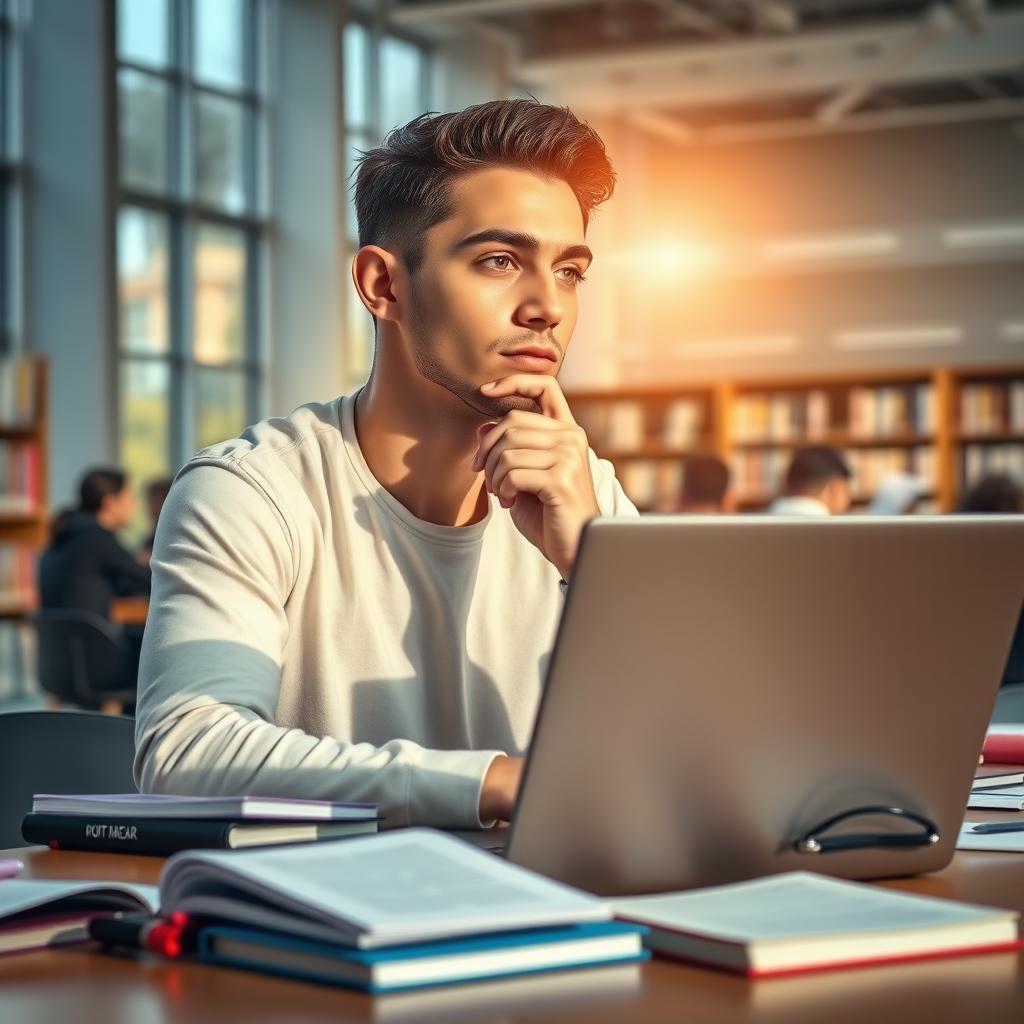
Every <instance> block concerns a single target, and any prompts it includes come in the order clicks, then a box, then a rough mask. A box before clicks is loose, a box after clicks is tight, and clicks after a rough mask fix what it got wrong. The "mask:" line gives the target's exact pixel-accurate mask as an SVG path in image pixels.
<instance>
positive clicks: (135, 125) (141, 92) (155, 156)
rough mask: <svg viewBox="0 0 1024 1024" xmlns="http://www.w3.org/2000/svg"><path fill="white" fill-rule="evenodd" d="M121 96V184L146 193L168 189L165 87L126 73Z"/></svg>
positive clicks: (158, 81)
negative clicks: (143, 190)
mask: <svg viewBox="0 0 1024 1024" xmlns="http://www.w3.org/2000/svg"><path fill="white" fill-rule="evenodd" d="M117 79H118V86H119V92H120V101H121V110H120V132H121V180H122V181H123V182H124V184H125V185H128V186H130V187H133V188H140V189H145V190H147V191H154V192H162V191H165V190H166V188H167V83H166V82H165V81H164V80H163V79H161V78H156V77H154V76H153V75H145V74H142V73H141V72H138V71H131V70H125V71H121V72H120V74H118V76H117Z"/></svg>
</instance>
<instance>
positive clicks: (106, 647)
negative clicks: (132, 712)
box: [34, 608, 138, 710]
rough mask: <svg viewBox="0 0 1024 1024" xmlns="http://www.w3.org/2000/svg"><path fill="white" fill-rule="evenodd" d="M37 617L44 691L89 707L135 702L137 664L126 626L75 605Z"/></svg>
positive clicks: (62, 699)
mask: <svg viewBox="0 0 1024 1024" xmlns="http://www.w3.org/2000/svg"><path fill="white" fill-rule="evenodd" d="M34 621H35V625H36V633H37V636H38V661H37V664H38V672H39V685H40V686H42V688H43V690H45V691H46V692H47V693H48V694H50V695H51V696H53V697H55V698H56V699H57V700H59V701H60V702H61V703H66V704H76V705H77V706H78V707H81V708H87V709H89V710H95V709H97V708H99V707H100V705H101V704H102V703H103V702H104V701H116V702H118V703H121V704H134V703H135V698H136V690H137V683H138V680H137V679H136V678H134V673H135V671H136V666H135V664H134V662H133V660H132V658H131V656H130V654H129V652H128V649H127V648H126V646H125V644H124V642H123V635H122V630H121V627H120V626H117V625H115V624H114V623H112V622H108V621H107V620H106V619H104V618H102V617H101V616H99V615H96V614H95V613H94V612H87V611H80V610H78V609H74V608H55V609H46V610H44V611H41V612H37V613H36V615H35V616H34Z"/></svg>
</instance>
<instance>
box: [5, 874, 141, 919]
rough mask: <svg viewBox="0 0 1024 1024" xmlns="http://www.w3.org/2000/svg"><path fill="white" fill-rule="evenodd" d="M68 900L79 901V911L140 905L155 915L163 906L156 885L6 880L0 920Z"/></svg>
mask: <svg viewBox="0 0 1024 1024" xmlns="http://www.w3.org/2000/svg"><path fill="white" fill-rule="evenodd" d="M125 894H128V895H125ZM69 897H76V898H77V899H76V907H78V908H82V907H90V908H91V907H93V906H95V908H96V909H97V910H113V909H117V910H129V909H135V910H138V909H141V908H140V907H139V906H138V904H142V905H143V906H144V907H145V909H146V910H148V911H149V912H150V913H154V912H155V911H156V908H157V906H159V904H160V894H159V892H158V890H157V887H156V886H155V885H142V884H140V883H132V882H81V881H75V882H61V881H52V880H51V879H48V878H7V879H4V880H3V881H2V882H0V921H3V920H4V919H6V918H8V917H11V916H12V915H14V914H20V913H23V912H25V911H28V910H34V909H36V908H41V907H44V906H47V905H48V904H51V903H54V902H56V901H57V900H66V899H68V898H69Z"/></svg>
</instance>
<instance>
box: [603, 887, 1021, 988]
mask: <svg viewBox="0 0 1024 1024" xmlns="http://www.w3.org/2000/svg"><path fill="white" fill-rule="evenodd" d="M615 912H616V915H617V916H618V917H620V918H622V919H625V920H628V921H633V922H637V923H640V924H645V925H647V926H648V927H649V928H650V929H651V931H650V934H649V935H648V936H647V937H646V939H645V942H646V944H647V945H648V946H649V947H650V949H652V950H653V951H654V952H655V953H656V954H660V955H662V956H667V957H672V958H677V959H680V960H689V961H693V962H696V963H700V964H705V965H708V966H712V967H719V968H723V969H725V970H730V971H736V972H738V973H741V974H746V975H748V976H750V977H766V976H771V975H782V974H795V973H800V972H804V971H818V970H826V969H830V968H839V967H856V966H866V965H869V964H881V963H890V962H901V961H906V960H916V959H925V958H929V957H945V956H953V955H957V954H969V953H982V952H989V951H994V950H1000V949H1016V948H1018V947H1019V946H1020V945H1021V943H1020V940H1019V938H1018V931H1017V919H1018V916H1019V915H1018V914H1016V913H1015V912H1013V911H1009V910H994V909H993V908H991V907H980V906H974V905H971V904H966V903H954V902H952V901H949V900H940V899H932V898H930V897H926V896H915V895H910V894H908V893H903V892H893V891H890V890H887V889H882V888H879V887H877V886H867V885H862V884H860V883H858V882H848V881H840V880H838V879H834V878H828V877H825V876H823V875H815V874H811V873H810V872H803V871H796V872H789V873H786V874H781V875H773V876H769V877H768V878H761V879H757V880H755V881H750V882H739V883H735V884H732V885H723V886H717V887H715V888H712V889H703V890H695V891H692V892H683V893H669V894H667V895H662V896H639V897H635V898H631V899H619V900H616V901H615Z"/></svg>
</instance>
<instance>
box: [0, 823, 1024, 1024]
mask: <svg viewBox="0 0 1024 1024" xmlns="http://www.w3.org/2000/svg"><path fill="white" fill-rule="evenodd" d="M974 817H984V815H983V814H982V815H974ZM992 817H993V815H989V816H988V819H986V820H991V819H992ZM1001 817H1007V816H1006V815H1002V816H1001ZM0 856H18V857H20V858H21V859H22V860H24V861H25V862H26V864H27V866H28V872H27V874H28V875H30V876H33V877H36V878H97V879H117V880H124V881H135V882H153V881H155V880H156V877H157V874H158V873H159V870H160V867H161V865H162V863H163V861H162V860H160V859H158V858H151V857H130V856H124V855H115V854H91V853H70V852H52V851H49V850H45V849H43V848H42V847H32V848H31V849H28V850H11V851H3V852H2V853H0ZM0 884H3V883H0ZM881 884H884V885H886V886H888V887H891V888H894V889H904V890H906V891H908V892H920V893H927V894H930V895H934V896H947V897H954V898H957V899H963V900H970V901H973V902H977V903H983V904H989V905H992V906H999V907H1011V908H1014V909H1016V910H1020V911H1024V855H1022V854H1002V853H958V854H957V855H956V856H955V857H954V860H953V863H952V864H951V865H950V866H949V867H948V868H946V870H944V871H942V872H939V873H937V874H935V875H930V876H925V877H920V878H913V879H901V880H896V881H890V882H885V883H881ZM0 1019H2V1020H3V1022H4V1024H21V1022H26V1021H32V1022H36V1021H38V1022H41V1024H49V1022H51V1021H53V1022H75V1024H79V1022H82V1024H93V1022H95V1024H157V1022H182V1024H185V1022H187V1024H205V1022H211V1024H213V1022H216V1024H229V1022H233V1021H240V1022H245V1024H263V1022H267V1024H270V1022H275V1024H277V1022H286V1024H293V1022H295V1024H300V1022H314V1021H324V1022H327V1021H330V1022H331V1024H340V1022H344V1021H384V1022H397V1024H403V1022H416V1024H420V1022H425V1021H436V1022H460V1021H487V1022H492V1024H506V1022H515V1021H539V1022H563V1024H567V1022H573V1024H575V1022H580V1021H586V1022H588V1024H589V1022H598V1024H600V1022H612V1021H614V1022H623V1021H625V1022H628V1024H645V1022H663V1021H680V1022H686V1024H691V1022H692V1024H718V1022H758V1024H798V1022H802V1021H806V1022H808V1024H810V1022H813V1024H846V1022H850V1024H853V1022H856V1024H916V1022H925V1021H927V1022H928V1024H954V1022H955V1024H973V1022H974V1021H978V1022H983V1024H1004V1022H1005V1024H1011V1022H1013V1024H1022V1022H1024V952H1022V953H998V954H994V955H987V956H979V957H963V958H956V959H950V960H933V961H930V962H923V963H917V964H905V965H900V966H894V967H875V968H867V969H857V970H848V971H833V972H829V973H822V974H811V975H807V976H804V977H795V978H780V979H775V980H765V981H758V982H750V981H746V980H745V979H743V978H739V977H734V976H732V975H728V974H724V973H720V972H716V971H711V970H703V969H698V968H695V967H686V966H683V965H681V964H677V963H671V962H667V961H657V960H656V961H652V962H650V963H648V964H643V965H626V966H622V967H612V968H606V969H600V970H595V971H575V972H571V971H570V972H563V973H555V974H550V975H542V976H537V977H535V978H520V979H512V980H509V981H502V982H487V983H478V984H474V985H461V986H453V987H449V988H439V989H433V990H427V991H423V992H417V993H405V994H399V995H393V996H385V997H380V998H378V999H376V1000H375V999H372V998H370V997H369V996H365V995H362V994H358V993H354V992H348V991H345V990H344V989H335V988H328V987H324V986H319V985H313V984H308V983H304V982H298V981H291V980H286V979H281V978H273V977H268V976H263V975H259V974H252V973H247V972H242V971H234V970H229V969H227V968H223V967H210V966H206V965H203V964H194V963H182V962H167V961H162V960H160V959H158V958H156V957H153V956H149V955H145V956H142V957H139V958H132V957H130V956H113V955H110V954H104V953H100V952H98V951H97V950H96V949H95V948H94V947H90V946H77V947H73V948H64V949H49V950H41V951H39V952H34V953H25V954H17V955H14V956H9V957H6V958H0Z"/></svg>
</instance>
